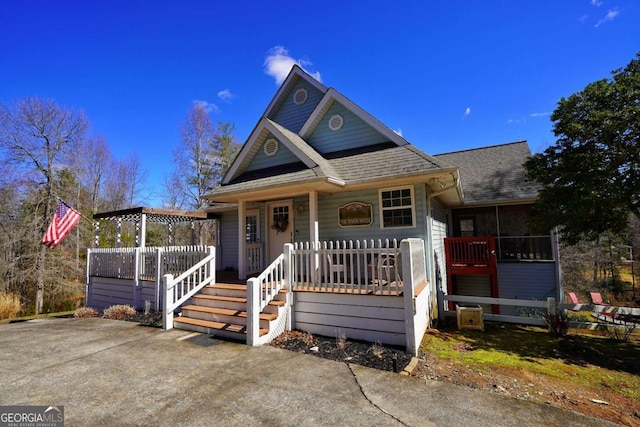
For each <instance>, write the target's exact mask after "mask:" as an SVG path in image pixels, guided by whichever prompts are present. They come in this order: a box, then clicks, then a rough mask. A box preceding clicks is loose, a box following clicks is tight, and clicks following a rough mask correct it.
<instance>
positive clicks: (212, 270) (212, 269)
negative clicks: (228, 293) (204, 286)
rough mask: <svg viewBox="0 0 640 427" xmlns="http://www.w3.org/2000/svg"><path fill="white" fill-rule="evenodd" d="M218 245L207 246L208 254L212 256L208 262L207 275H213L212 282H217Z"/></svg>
mask: <svg viewBox="0 0 640 427" xmlns="http://www.w3.org/2000/svg"><path fill="white" fill-rule="evenodd" d="M215 255H216V247H215V246H207V256H211V257H212V259H211V261H210V262H209V263H208V264H207V269H208V271H207V277H213V280H212V281H211V284H212V285H213V284H215V283H216V256H215Z"/></svg>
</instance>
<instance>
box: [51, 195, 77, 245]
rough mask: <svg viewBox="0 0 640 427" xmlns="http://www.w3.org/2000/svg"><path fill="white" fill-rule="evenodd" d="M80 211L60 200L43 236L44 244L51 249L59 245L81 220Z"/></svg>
mask: <svg viewBox="0 0 640 427" xmlns="http://www.w3.org/2000/svg"><path fill="white" fill-rule="evenodd" d="M80 217H81V215H80V213H79V212H78V211H76V210H74V209H71V208H70V207H68V206H67V205H65V204H64V203H62V202H60V204H59V205H58V207H57V208H56V212H55V213H54V214H53V217H52V218H51V224H49V228H48V229H47V232H46V233H45V234H44V237H43V238H42V244H43V245H45V246H48V247H50V248H51V249H53V248H55V247H56V246H58V245H59V244H60V243H61V242H62V241H63V240H64V238H65V237H67V234H69V232H71V230H73V227H75V225H76V224H77V223H78V221H80Z"/></svg>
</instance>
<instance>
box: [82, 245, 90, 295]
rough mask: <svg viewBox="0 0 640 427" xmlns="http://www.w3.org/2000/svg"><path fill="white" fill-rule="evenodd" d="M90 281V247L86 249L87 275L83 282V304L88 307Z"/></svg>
mask: <svg viewBox="0 0 640 427" xmlns="http://www.w3.org/2000/svg"><path fill="white" fill-rule="evenodd" d="M90 281H91V249H90V248H89V249H87V276H86V282H84V283H85V284H84V306H85V307H89V293H90V292H91V290H90V288H89V286H90V283H91V282H90Z"/></svg>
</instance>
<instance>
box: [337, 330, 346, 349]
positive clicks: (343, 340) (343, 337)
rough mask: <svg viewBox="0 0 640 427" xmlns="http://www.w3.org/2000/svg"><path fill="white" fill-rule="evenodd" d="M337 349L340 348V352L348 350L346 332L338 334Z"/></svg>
mask: <svg viewBox="0 0 640 427" xmlns="http://www.w3.org/2000/svg"><path fill="white" fill-rule="evenodd" d="M336 347H338V348H339V349H340V350H344V349H345V348H347V336H346V335H345V333H344V332H339V333H338V336H337V337H336Z"/></svg>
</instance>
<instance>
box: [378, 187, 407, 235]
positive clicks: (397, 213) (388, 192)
mask: <svg viewBox="0 0 640 427" xmlns="http://www.w3.org/2000/svg"><path fill="white" fill-rule="evenodd" d="M379 196H380V218H381V221H380V222H381V224H380V227H381V228H403V227H415V224H416V221H415V202H414V197H413V187H398V188H388V189H382V190H380V192H379Z"/></svg>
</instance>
